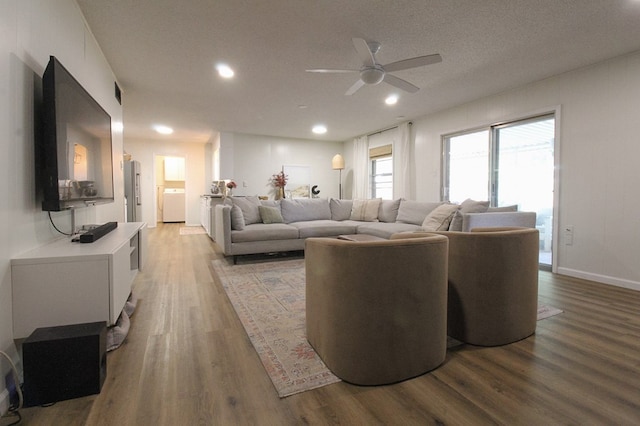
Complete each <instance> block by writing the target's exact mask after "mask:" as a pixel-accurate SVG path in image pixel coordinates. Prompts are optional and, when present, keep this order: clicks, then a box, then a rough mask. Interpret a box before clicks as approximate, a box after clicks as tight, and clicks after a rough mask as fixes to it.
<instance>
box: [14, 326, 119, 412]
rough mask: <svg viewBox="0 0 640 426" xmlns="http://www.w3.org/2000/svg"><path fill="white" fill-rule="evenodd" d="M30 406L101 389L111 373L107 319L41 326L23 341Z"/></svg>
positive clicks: (25, 383)
mask: <svg viewBox="0 0 640 426" xmlns="http://www.w3.org/2000/svg"><path fill="white" fill-rule="evenodd" d="M22 361H23V362H22V365H23V368H24V404H25V406H27V407H31V406H34V405H43V404H48V403H52V402H56V401H64V400H66V399H72V398H78V397H81V396H86V395H93V394H97V393H100V390H101V389H102V384H103V383H104V380H105V377H106V375H107V326H106V322H104V321H101V322H94V323H86V324H74V325H63V326H58V327H46V328H37V329H36V330H35V331H34V332H33V333H32V334H31V335H30V336H29V337H28V338H27V339H26V340H25V341H24V342H22Z"/></svg>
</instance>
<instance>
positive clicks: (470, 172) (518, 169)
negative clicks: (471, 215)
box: [442, 115, 555, 265]
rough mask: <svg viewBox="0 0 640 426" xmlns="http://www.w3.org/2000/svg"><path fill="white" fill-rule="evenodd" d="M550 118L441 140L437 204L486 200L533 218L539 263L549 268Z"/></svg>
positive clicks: (552, 123) (552, 130)
mask: <svg viewBox="0 0 640 426" xmlns="http://www.w3.org/2000/svg"><path fill="white" fill-rule="evenodd" d="M554 145H555V118H554V116H553V115H546V116H542V117H535V118H532V119H528V120H521V121H516V122H511V123H506V124H501V125H497V126H491V127H488V128H485V129H480V130H475V131H472V132H467V133H463V134H457V135H451V136H447V137H445V138H444V144H443V146H444V162H445V164H444V167H443V170H444V176H443V187H442V193H443V199H444V200H448V201H452V202H462V201H464V200H465V199H467V198H471V199H474V200H490V201H491V205H492V206H507V205H513V204H516V205H518V209H519V210H522V211H535V212H536V213H537V223H536V227H537V228H538V229H539V230H540V263H541V264H544V265H551V242H552V235H553V229H552V226H553V225H552V224H553V217H552V214H553V188H554V181H553V179H554Z"/></svg>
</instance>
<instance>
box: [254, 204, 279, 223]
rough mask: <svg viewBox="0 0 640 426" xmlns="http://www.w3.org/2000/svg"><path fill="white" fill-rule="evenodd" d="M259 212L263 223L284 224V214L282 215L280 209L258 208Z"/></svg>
mask: <svg viewBox="0 0 640 426" xmlns="http://www.w3.org/2000/svg"><path fill="white" fill-rule="evenodd" d="M258 210H259V211H260V217H261V218H262V222H263V223H282V222H284V220H283V219H282V214H280V209H279V208H277V207H267V206H260V207H258Z"/></svg>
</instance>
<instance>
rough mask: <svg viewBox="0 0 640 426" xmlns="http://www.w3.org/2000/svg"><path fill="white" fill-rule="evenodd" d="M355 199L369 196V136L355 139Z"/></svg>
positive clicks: (352, 192)
mask: <svg viewBox="0 0 640 426" xmlns="http://www.w3.org/2000/svg"><path fill="white" fill-rule="evenodd" d="M351 195H352V197H351V198H353V199H354V200H355V199H366V198H369V138H368V137H367V136H360V137H357V138H355V139H354V140H353V189H352V191H351Z"/></svg>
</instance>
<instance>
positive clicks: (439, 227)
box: [422, 204, 460, 231]
mask: <svg viewBox="0 0 640 426" xmlns="http://www.w3.org/2000/svg"><path fill="white" fill-rule="evenodd" d="M459 207H460V206H458V205H457V204H441V205H439V206H438V207H436V208H435V209H433V210H432V211H431V212H430V213H429V214H428V215H427V217H425V218H424V222H422V230H424V231H446V230H447V229H449V223H451V218H452V217H453V215H454V214H455V213H456V211H458V208H459Z"/></svg>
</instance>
